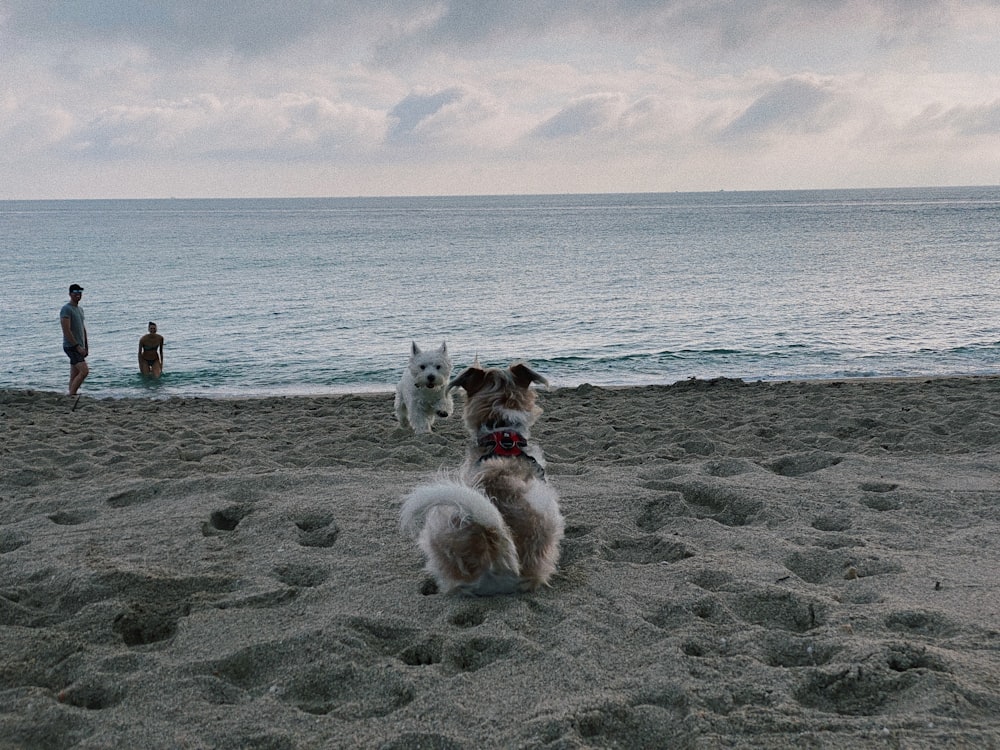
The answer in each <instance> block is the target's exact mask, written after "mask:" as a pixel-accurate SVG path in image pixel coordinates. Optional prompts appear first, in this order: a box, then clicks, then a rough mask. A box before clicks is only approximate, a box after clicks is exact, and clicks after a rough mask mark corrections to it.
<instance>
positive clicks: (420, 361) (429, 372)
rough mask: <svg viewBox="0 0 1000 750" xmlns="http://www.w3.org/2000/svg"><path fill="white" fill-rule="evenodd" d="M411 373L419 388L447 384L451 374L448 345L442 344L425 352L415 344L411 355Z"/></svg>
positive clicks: (438, 386) (439, 386)
mask: <svg viewBox="0 0 1000 750" xmlns="http://www.w3.org/2000/svg"><path fill="white" fill-rule="evenodd" d="M410 375H411V376H412V377H413V384H414V385H415V386H417V388H442V387H444V386H446V385H447V384H448V378H449V376H450V375H451V359H450V358H449V357H448V347H447V346H446V345H445V344H441V346H440V348H438V349H435V350H433V351H426V352H425V351H422V350H421V349H420V347H418V346H417V345H416V344H413V350H412V353H411V355H410Z"/></svg>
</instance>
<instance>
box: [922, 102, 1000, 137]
mask: <svg viewBox="0 0 1000 750" xmlns="http://www.w3.org/2000/svg"><path fill="white" fill-rule="evenodd" d="M911 125H912V126H913V128H914V129H915V130H918V131H938V130H946V131H949V132H951V133H954V134H956V135H958V136H970V137H976V138H978V137H980V136H990V137H995V136H997V135H1000V99H997V100H995V101H993V102H990V103H989V104H980V105H959V106H954V107H948V108H943V107H941V106H940V105H933V106H931V107H928V108H927V109H926V110H925V111H924V112H923V113H921V115H920V116H919V117H916V118H914V120H913V122H912V123H911Z"/></svg>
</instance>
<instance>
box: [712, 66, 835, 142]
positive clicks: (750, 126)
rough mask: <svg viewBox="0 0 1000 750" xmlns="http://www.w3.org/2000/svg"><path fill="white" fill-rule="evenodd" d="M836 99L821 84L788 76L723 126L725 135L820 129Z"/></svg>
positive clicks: (735, 137) (724, 136)
mask: <svg viewBox="0 0 1000 750" xmlns="http://www.w3.org/2000/svg"><path fill="white" fill-rule="evenodd" d="M832 99H833V95H832V94H831V92H830V91H829V90H827V89H826V88H825V87H823V86H822V85H820V84H817V83H815V82H813V81H808V80H804V79H801V78H790V79H786V80H784V81H780V82H779V83H777V84H776V85H774V86H773V87H772V88H771V89H770V90H768V91H767V92H766V93H764V94H762V95H761V96H760V97H758V98H757V99H756V100H755V101H754V102H753V103H752V104H751V105H750V106H749V107H747V108H746V109H745V110H744V111H743V112H742V113H741V114H740V115H739V117H737V118H736V119H735V120H733V121H732V122H731V123H730V124H729V125H727V126H726V127H725V128H724V129H723V131H722V133H721V136H722V137H723V138H726V139H740V138H747V137H754V136H761V135H767V134H769V133H774V132H776V131H780V132H787V131H799V132H801V131H808V130H819V129H822V127H823V125H824V119H823V117H822V115H823V113H824V110H825V109H826V107H827V105H828V104H829V103H830V102H831V101H832Z"/></svg>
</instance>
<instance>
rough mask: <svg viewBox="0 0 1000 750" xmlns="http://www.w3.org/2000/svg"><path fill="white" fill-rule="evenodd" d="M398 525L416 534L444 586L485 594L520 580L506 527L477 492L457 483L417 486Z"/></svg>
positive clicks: (508, 587)
mask: <svg viewBox="0 0 1000 750" xmlns="http://www.w3.org/2000/svg"><path fill="white" fill-rule="evenodd" d="M400 527H401V528H402V530H403V531H405V532H407V533H409V534H410V535H412V536H415V537H417V538H418V541H419V544H420V548H421V549H422V550H423V552H424V554H425V555H426V556H427V570H428V572H430V573H431V574H432V575H433V576H434V577H435V578H436V579H437V580H438V583H439V584H441V585H442V587H443V588H444V590H445V591H450V590H452V589H459V590H461V591H463V592H465V593H470V594H478V595H489V594H501V593H511V592H514V591H517V590H518V588H519V587H520V585H521V576H520V565H519V563H518V555H517V548H516V546H515V544H514V540H513V539H512V537H511V534H510V529H508V528H507V524H506V523H505V522H504V519H503V516H502V515H500V511H498V510H497V509H496V507H495V506H494V505H493V503H491V502H490V500H489V498H488V497H486V495H484V494H483V493H482V492H479V491H477V490H475V489H473V488H471V487H468V486H466V485H464V484H461V483H460V482H440V483H438V484H431V485H426V486H424V487H418V488H417V489H415V490H414V491H413V492H411V493H410V494H409V495H408V496H407V497H406V500H405V501H404V502H403V507H402V509H401V510H400Z"/></svg>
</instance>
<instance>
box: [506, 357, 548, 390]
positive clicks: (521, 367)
mask: <svg viewBox="0 0 1000 750" xmlns="http://www.w3.org/2000/svg"><path fill="white" fill-rule="evenodd" d="M508 369H510V374H511V375H513V376H514V383H515V385H517V387H518V388H527V387H528V386H529V385H531V384H532V383H541V384H542V385H545V386H547V385H548V384H549V381H548V380H546V379H545V378H543V377H542V376H541V375H539V374H538V373H537V372H535V371H534V370H532V369H531V368H530V367H528V366H527V365H526V364H525V363H524V362H515V363H514V364H512V365H511V366H510V368H508Z"/></svg>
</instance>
